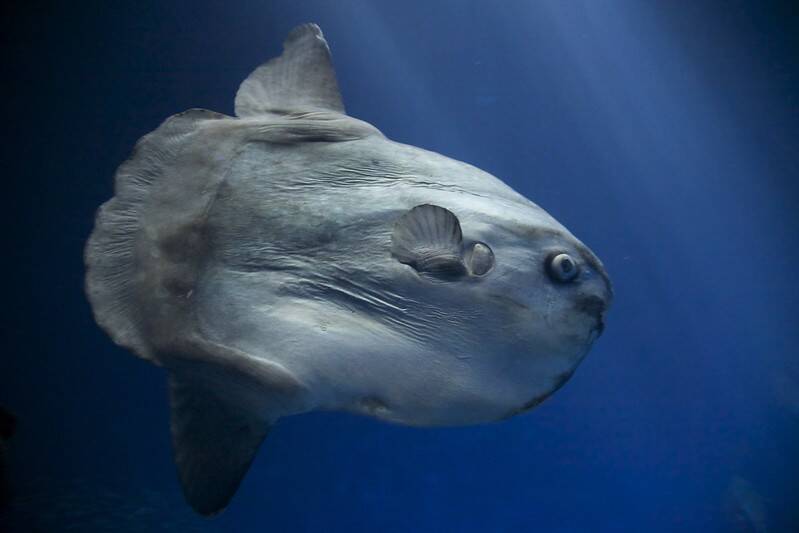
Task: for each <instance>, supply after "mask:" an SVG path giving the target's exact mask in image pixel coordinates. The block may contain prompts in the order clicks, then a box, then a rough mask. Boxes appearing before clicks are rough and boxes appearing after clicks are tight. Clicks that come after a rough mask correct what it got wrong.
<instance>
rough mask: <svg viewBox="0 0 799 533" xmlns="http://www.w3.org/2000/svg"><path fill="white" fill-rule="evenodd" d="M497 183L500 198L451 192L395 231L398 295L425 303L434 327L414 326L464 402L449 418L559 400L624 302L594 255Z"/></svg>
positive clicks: (506, 412)
mask: <svg viewBox="0 0 799 533" xmlns="http://www.w3.org/2000/svg"><path fill="white" fill-rule="evenodd" d="M486 179H487V178H486ZM490 179H491V180H492V181H491V182H490V186H491V187H493V188H494V189H495V190H496V192H497V193H498V194H494V195H485V194H481V195H474V194H471V195H462V194H453V195H451V197H450V198H446V197H445V196H444V195H439V197H438V198H437V202H438V203H437V204H436V205H431V204H423V205H420V206H417V207H414V208H413V209H411V210H410V211H408V212H407V213H406V214H404V215H403V216H402V217H401V218H400V221H399V222H398V223H397V224H396V226H395V229H394V233H393V238H394V244H393V255H394V257H395V259H397V260H398V261H399V262H400V263H401V265H402V266H403V267H405V268H404V271H400V272H397V279H396V284H397V285H399V286H400V288H397V289H395V290H396V291H397V292H400V293H402V294H406V295H408V300H409V301H412V302H415V303H417V305H418V310H417V312H418V313H419V314H421V315H423V316H424V317H425V318H422V319H419V320H418V321H416V323H414V326H413V327H414V328H416V330H417V331H418V330H420V329H426V330H427V331H428V332H429V333H428V335H427V336H426V337H425V339H424V342H426V343H427V344H428V345H429V346H434V347H435V349H434V351H435V353H429V354H428V356H429V357H430V358H431V359H433V360H434V361H435V364H436V365H437V366H439V367H440V366H446V371H445V372H441V373H445V374H446V376H447V378H446V379H442V381H447V380H448V381H449V382H450V383H455V384H456V385H455V387H454V388H455V389H458V391H459V392H461V393H463V395H462V397H461V398H459V399H458V400H456V401H454V402H453V404H459V405H458V406H457V407H452V409H451V410H450V412H449V413H448V416H452V420H453V421H458V422H460V421H461V420H462V421H464V422H479V421H486V420H494V419H501V418H506V417H508V416H511V415H514V414H517V413H521V412H524V411H527V410H529V409H531V408H532V407H535V406H536V405H538V404H539V403H541V402H542V401H543V400H544V399H546V398H547V397H548V396H550V395H551V394H552V393H553V392H555V391H556V390H557V389H558V388H560V387H561V386H562V385H563V384H564V383H565V382H566V381H567V380H568V379H569V378H570V377H571V376H572V374H573V373H574V371H575V369H576V367H577V366H578V365H579V363H580V362H581V361H582V360H583V358H584V357H585V355H586V354H587V353H588V351H589V350H590V348H591V346H592V345H593V343H594V341H595V340H596V339H597V338H598V337H599V336H600V335H601V334H602V332H603V330H604V327H605V315H606V313H607V310H608V308H609V307H610V304H611V301H612V298H613V291H612V286H611V282H610V279H609V277H608V274H607V272H606V271H605V269H604V267H603V265H602V263H601V261H600V260H599V259H598V258H597V257H596V255H594V253H593V252H591V250H590V249H589V248H588V247H586V246H585V245H584V244H583V243H581V242H580V241H579V240H578V239H577V238H575V237H574V236H573V235H572V234H571V233H570V232H569V231H568V230H567V229H566V228H565V227H563V226H562V225H561V224H560V223H558V222H557V221H556V220H555V219H554V218H553V217H551V216H550V215H549V214H547V213H546V212H545V211H544V210H543V209H541V208H540V207H538V206H537V205H535V204H533V203H532V202H530V201H528V200H526V199H524V198H522V197H521V196H518V195H515V193H513V194H505V193H506V192H507V191H505V190H504V189H503V188H501V187H499V186H498V184H499V183H501V182H499V181H498V180H496V181H493V180H494V178H490ZM443 206H447V207H443ZM451 226H457V228H454V229H453V228H452V227H451ZM434 227H438V229H435V228H434ZM453 235H454V237H453ZM419 323H422V324H424V327H419V325H418V324H419ZM431 352H433V350H431ZM443 388H446V387H443ZM461 400H462V401H463V403H462V404H461V403H460V402H461Z"/></svg>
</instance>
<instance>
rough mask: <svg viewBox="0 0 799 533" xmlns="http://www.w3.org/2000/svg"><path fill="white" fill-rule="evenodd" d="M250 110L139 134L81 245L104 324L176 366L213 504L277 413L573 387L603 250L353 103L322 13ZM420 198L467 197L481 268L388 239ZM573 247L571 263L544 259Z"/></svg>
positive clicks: (183, 417) (193, 494)
mask: <svg viewBox="0 0 799 533" xmlns="http://www.w3.org/2000/svg"><path fill="white" fill-rule="evenodd" d="M236 112H237V115H238V117H236V118H234V117H227V116H224V115H221V114H218V113H214V112H210V111H203V110H193V111H188V112H186V113H183V114H180V115H176V116H175V117H173V118H171V119H169V120H168V121H166V122H165V123H164V124H163V125H162V126H161V127H160V128H158V129H157V130H156V131H154V132H153V133H151V134H149V135H148V136H146V137H145V138H143V139H142V140H141V141H140V142H139V144H138V145H137V148H136V150H135V151H134V154H133V156H132V157H131V159H130V160H129V161H128V162H126V163H125V164H123V165H122V166H121V167H120V169H119V171H118V173H117V178H116V182H117V188H116V195H115V197H114V198H113V199H112V200H110V201H109V202H108V203H106V204H105V205H104V206H103V207H102V208H101V210H100V212H99V213H98V218H97V223H96V227H95V231H94V232H93V234H92V236H91V238H90V241H89V244H88V246H87V250H86V262H87V268H88V272H87V293H88V295H89V298H90V300H91V302H92V306H93V309H94V311H95V316H96V318H97V320H98V322H99V323H100V325H102V326H103V327H104V329H106V331H108V333H109V334H110V335H111V336H112V338H113V339H114V340H115V341H116V342H117V343H118V344H120V345H122V346H125V347H128V348H130V349H131V350H133V351H134V352H135V353H136V354H138V355H139V356H141V357H143V358H146V359H149V360H151V361H153V362H154V363H156V364H159V365H162V366H164V367H166V368H167V369H168V371H169V374H170V380H171V394H172V404H173V406H172V407H173V417H172V433H173V439H174V441H175V453H176V461H177V463H178V468H179V473H180V475H181V481H182V482H183V486H184V489H185V491H186V495H187V498H188V500H189V502H190V503H191V504H192V505H193V506H194V507H195V508H196V509H197V510H198V511H200V512H201V513H204V514H213V513H215V512H218V511H219V510H221V509H222V508H223V507H224V506H225V505H226V504H227V502H228V500H229V499H230V497H231V496H232V494H233V492H234V491H235V489H236V486H237V485H238V482H239V481H240V479H241V477H242V476H243V475H244V472H246V469H247V466H248V465H249V462H250V461H251V460H252V456H253V455H254V453H255V451H256V450H257V448H258V445H259V444H260V442H261V439H263V437H264V436H265V435H266V432H267V428H268V427H269V425H271V424H272V423H273V422H274V421H275V420H277V418H279V417H281V416H285V415H289V414H295V413H300V412H305V411H309V410H314V409H332V410H344V411H352V412H357V413H364V414H368V415H372V416H375V417H377V418H380V419H383V420H389V421H392V422H399V423H403V424H411V425H453V424H470V423H479V422H486V421H493V420H499V419H503V418H506V417H508V416H511V415H513V414H516V413H519V412H522V411H524V410H527V409H529V408H531V407H533V406H535V405H537V404H538V403H540V402H541V401H542V400H543V399H545V398H546V397H547V396H548V395H550V394H552V392H554V391H555V390H557V389H558V388H559V387H560V386H562V385H563V383H565V381H566V380H567V379H568V378H569V377H570V376H571V375H572V373H573V372H574V369H575V368H576V367H577V365H578V364H579V363H580V361H581V360H582V359H583V357H584V356H585V355H586V353H587V352H588V350H589V348H590V347H591V344H592V343H593V341H594V340H595V339H596V338H597V337H598V335H599V334H600V333H601V331H602V327H603V315H604V313H605V311H606V309H607V307H608V305H609V304H610V300H611V287H610V282H609V280H608V277H607V275H606V273H605V271H604V269H603V268H602V265H601V263H600V262H599V260H598V259H597V258H596V257H595V256H594V254H593V253H592V252H591V251H590V250H589V249H588V248H586V247H585V246H584V245H583V244H582V243H580V241H578V240H577V239H576V238H575V237H574V236H573V235H572V234H571V233H569V232H568V231H567V230H566V229H565V228H564V227H563V226H562V225H561V224H559V223H558V222H557V221H556V220H554V219H553V218H552V217H551V216H549V215H548V214H547V213H546V212H545V211H544V210H542V209H541V208H540V207H538V206H537V205H535V204H534V203H532V202H531V201H529V200H528V199H526V198H524V197H523V196H521V195H519V194H518V193H516V192H515V191H513V190H512V189H511V188H509V187H508V186H507V185H505V184H504V183H502V182H501V181H500V180H498V179H497V178H495V177H493V176H491V175H490V174H488V173H486V172H483V171H481V170H479V169H477V168H475V167H473V166H471V165H467V164H465V163H461V162H459V161H455V160H452V159H449V158H447V157H444V156H442V155H439V154H436V153H433V152H428V151H425V150H421V149H419V148H415V147H412V146H408V145H403V144H400V143H396V142H393V141H390V140H388V139H386V138H385V137H384V136H383V135H382V134H381V133H380V132H379V131H378V130H377V129H376V128H374V127H373V126H371V125H369V124H367V123H365V122H362V121H359V120H357V119H354V118H352V117H349V116H347V115H346V114H344V108H343V105H342V104H341V101H340V99H339V96H338V89H337V86H336V84H335V76H334V74H333V70H332V66H331V64H330V56H329V50H328V48H327V45H326V43H325V41H324V39H323V38H322V35H321V32H320V31H319V29H318V27H316V26H314V25H305V26H301V27H299V28H298V29H296V30H294V31H293V32H292V34H291V35H290V36H289V38H288V40H287V41H286V45H285V51H284V54H283V56H281V57H280V58H278V59H275V60H273V61H271V62H269V63H267V64H266V65H264V66H262V67H260V68H259V69H258V70H256V71H255V72H254V73H253V74H252V75H251V76H250V77H249V78H248V79H247V80H246V81H245V82H244V83H243V84H242V87H241V89H240V90H239V94H238V95H237V97H236ZM525 178H526V179H527V178H530V179H532V177H527V176H526V177H525ZM426 204H429V205H431V206H439V208H444V210H446V211H448V212H449V213H451V214H452V215H454V217H457V220H458V221H459V222H460V228H461V230H462V235H463V246H464V249H466V248H467V247H468V246H470V243H474V242H478V241H479V242H482V243H485V245H487V246H488V247H490V249H491V250H492V251H493V254H494V263H493V265H492V268H490V270H489V271H488V272H487V273H485V274H484V275H480V276H478V275H473V274H469V273H467V274H465V275H460V276H458V277H457V278H441V277H437V276H436V275H431V274H430V273H429V272H425V271H424V270H423V269H421V270H420V269H417V268H416V267H414V266H413V265H411V264H408V261H400V260H399V259H398V257H397V256H396V254H393V253H392V235H393V234H394V232H395V230H396V226H397V224H398V220H400V219H401V217H403V215H405V214H406V213H409V212H410V210H412V209H413V208H414V207H416V206H420V205H426ZM431 209H432V208H431ZM436 209H438V208H436ZM444 210H441V212H445V211H444ZM458 246H459V247H460V244H458ZM434 252H435V250H434V249H433V250H432V252H431V253H434ZM560 253H566V254H568V255H569V256H570V257H571V258H572V259H573V261H574V263H575V265H576V267H577V268H578V275H577V277H576V278H575V279H574V280H571V281H569V282H561V281H558V280H557V279H555V278H554V277H553V275H552V274H551V272H549V271H548V266H547V265H548V261H549V260H550V259H551V258H552V257H553V256H554V255H556V254H560ZM467 259H468V258H467Z"/></svg>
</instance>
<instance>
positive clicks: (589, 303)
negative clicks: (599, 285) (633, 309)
mask: <svg viewBox="0 0 799 533" xmlns="http://www.w3.org/2000/svg"><path fill="white" fill-rule="evenodd" d="M607 308H608V302H607V301H606V300H605V299H603V298H600V297H599V296H596V295H594V294H591V295H588V296H584V297H583V298H581V299H580V300H579V301H578V302H577V311H579V312H581V313H584V314H586V315H588V316H590V317H591V318H593V319H594V320H595V321H596V322H595V325H594V327H592V328H591V330H590V333H591V336H592V337H593V338H594V339H596V338H599V337H600V336H601V335H602V333H603V332H604V331H605V312H606V311H607Z"/></svg>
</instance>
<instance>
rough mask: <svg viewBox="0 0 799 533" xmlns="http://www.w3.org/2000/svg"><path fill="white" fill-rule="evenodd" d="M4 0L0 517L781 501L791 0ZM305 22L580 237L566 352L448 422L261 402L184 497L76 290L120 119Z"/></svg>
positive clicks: (791, 448) (360, 85) (562, 521)
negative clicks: (214, 500)
mask: <svg viewBox="0 0 799 533" xmlns="http://www.w3.org/2000/svg"><path fill="white" fill-rule="evenodd" d="M86 4H87V5H84V3H69V4H68V5H63V6H61V7H54V6H51V5H49V4H46V3H34V4H33V5H29V6H28V7H25V8H10V7H3V8H2V9H3V11H4V16H3V21H4V27H5V30H4V33H3V37H2V42H3V49H4V52H5V53H4V59H3V65H4V81H3V89H2V90H3V93H4V98H3V103H4V106H3V108H4V112H3V118H4V121H3V124H4V129H6V130H7V131H6V132H5V134H4V135H3V139H4V140H3V142H2V143H0V144H2V153H3V162H4V169H3V170H4V172H3V184H4V185H5V187H6V188H5V190H4V195H3V200H4V201H3V209H2V216H3V219H4V220H3V222H4V225H3V227H4V232H3V236H4V238H5V239H6V244H5V246H4V250H5V251H4V254H3V257H4V261H3V263H4V271H6V272H8V274H7V275H6V278H5V281H6V283H5V287H4V294H5V298H4V305H3V306H2V313H3V336H2V337H3V343H4V344H3V348H2V355H0V405H4V406H6V407H7V408H8V409H9V410H11V411H13V412H14V413H15V414H16V416H17V417H18V427H17V432H16V435H15V436H14V437H13V438H12V440H11V441H10V443H9V444H10V450H9V460H10V474H9V477H10V479H9V483H10V486H11V489H12V491H13V498H12V500H11V502H10V504H9V505H8V506H7V507H6V509H5V511H3V512H2V513H0V529H2V528H6V529H8V530H9V531H14V532H17V531H20V532H21V531H26V532H27V531H42V532H58V531H80V532H84V531H86V532H95V531H181V532H183V531H217V532H218V531H235V532H250V531H253V532H254V531H258V532H261V531H269V532H292V531H325V532H327V531H368V532H374V531H381V532H383V531H386V532H389V531H391V532H393V531H403V532H405V531H408V532H410V531H414V532H420V531H436V532H442V531H458V532H467V531H470V532H471V531H474V532H494V531H497V532H500V531H501V532H516V531H537V532H572V531H573V532H581V531H597V532H599V531H613V532H615V531H636V532H638V531H649V532H660V531H664V532H670V531H701V532H707V531H799V497H798V496H797V489H799V481H797V479H799V360H797V357H799V355H798V354H797V350H796V346H797V344H798V343H799V328H798V327H797V326H798V325H799V321H798V320H797V318H798V317H799V314H798V313H797V311H796V308H797V304H799V281H797V275H796V268H797V267H796V265H797V261H799V246H798V245H799V231H797V230H799V215H797V213H798V212H799V211H797V206H799V59H798V58H799V18H798V17H797V10H796V8H793V7H791V6H790V3H776V2H743V1H730V2H639V1H623V0H620V1H615V2H598V1H597V2H594V1H589V0H585V1H577V0H575V1H569V2H565V1H563V2H562V1H555V0H552V1H543V0H537V1H524V2H523V1H520V0H515V1H507V2H488V1H486V2H474V1H465V0H464V1H437V2H427V1H421V0H420V1H414V2H408V1H404V2H393V1H392V2H388V1H384V2H377V1H376V2H366V1H361V2H356V1H340V0H336V1H335V2H334V1H321V0H319V1H305V2H288V1H284V2H246V3H245V2H232V3H223V2H210V1H199V2H177V3H174V2H173V3H168V5H166V4H162V3H160V2H136V3H129V5H127V6H120V5H112V4H116V3H108V4H107V5H106V3H103V4H100V3H97V5H96V6H90V5H88V4H92V3H86ZM308 21H314V22H317V23H319V24H320V26H321V27H322V29H323V30H324V32H325V35H326V37H327V39H328V41H329V43H330V46H331V48H332V51H333V56H334V63H335V65H336V68H337V71H338V77H339V83H340V86H341V90H342V93H343V96H344V100H345V103H346V106H347V110H348V112H349V113H350V114H351V115H353V116H355V117H358V118H361V119H363V120H366V121H368V122H371V123H373V124H375V125H376V126H377V127H379V128H380V129H381V130H382V131H383V132H384V133H385V134H386V135H387V136H388V137H390V138H392V139H394V140H397V141H401V142H406V143H409V144H413V145H417V146H421V147H424V148H427V149H431V150H435V151H438V152H441V153H443V154H445V155H448V156H451V157H454V158H456V159H461V160H464V161H466V162H469V163H472V164H474V165H476V166H478V167H481V168H483V169H485V170H487V171H489V172H491V173H493V174H495V175H497V176H499V177H501V178H502V179H503V180H505V181H506V182H507V183H508V184H510V185H511V186H512V187H514V188H515V189H516V190H518V191H520V192H521V193H523V194H525V195H526V196H528V197H530V198H531V199H533V200H534V201H535V202H537V203H538V204H540V205H541V206H543V207H544V208H545V209H547V210H548V211H549V212H550V213H551V214H552V215H554V216H555V217H556V218H557V219H559V220H560V221H561V222H563V223H564V224H565V225H566V226H567V227H569V228H570V229H571V230H572V231H573V232H574V233H575V234H576V235H577V236H578V237H580V238H581V239H582V240H583V241H584V242H586V243H587V244H588V245H589V246H590V247H591V248H592V249H593V250H594V251H595V252H596V253H597V254H598V255H599V256H600V257H601V258H602V259H603V261H604V263H605V266H606V267H607V270H608V271H609V273H610V275H611V277H612V279H613V281H614V284H615V292H616V299H615V303H614V307H613V309H612V310H611V312H610V314H609V320H608V325H607V329H606V332H605V334H604V336H603V337H602V338H601V339H600V340H599V341H598V343H597V345H596V346H595V348H594V350H593V351H592V352H591V354H590V355H589V357H588V358H587V359H586V360H585V362H584V363H583V364H582V365H581V366H580V368H579V369H578V371H577V373H576V374H575V376H574V377H573V378H572V380H571V381H570V382H569V383H568V384H567V385H566V386H565V387H564V388H563V389H562V390H561V391H560V392H558V393H557V394H556V395H554V396H553V397H552V398H551V399H549V400H547V401H546V402H545V403H544V404H543V405H542V406H540V407H539V408H538V409H536V410H534V411H532V412H531V413H529V414H527V415H524V416H520V417H517V418H514V419H512V420H509V421H506V422H502V423H497V424H490V425H482V426H476V427H466V428H455V429H411V428H405V427H398V426H392V425H387V424H383V423H379V422H375V421H373V420H370V419H365V418H358V417H355V416H349V415H343V414H333V413H325V414H311V415H304V416H299V417H292V418H288V419H284V420H282V421H280V423H279V424H278V425H277V427H276V428H275V429H274V431H273V432H272V433H271V434H270V436H269V437H268V439H267V441H266V442H265V444H264V446H263V448H262V449H261V453H260V455H259V456H258V458H257V460H256V461H255V463H254V465H253V468H252V470H251V471H250V473H249V475H248V476H247V478H246V479H245V481H244V483H243V485H242V487H241V489H240V490H239V493H238V494H237V496H236V497H235V499H234V500H233V503H232V505H231V506H230V507H229V508H228V510H227V511H226V512H225V513H224V514H223V515H221V516H220V517H218V518H215V519H212V520H206V519H202V518H199V517H196V516H195V515H194V514H193V513H192V511H190V509H189V507H188V506H187V505H185V504H184V503H183V500H182V496H181V494H180V489H179V486H178V483H177V479H176V476H175V470H174V466H173V464H172V459H171V449H170V442H169V435H168V411H167V404H166V384H165V379H164V375H163V373H162V371H161V370H159V369H158V368H156V367H153V366H150V365H148V364H147V363H145V362H143V361H140V360H137V359H135V358H134V357H132V356H130V355H129V354H127V353H125V352H124V350H122V349H120V348H118V347H115V346H114V345H113V344H112V343H111V341H110V340H109V339H108V338H107V337H106V335H105V334H104V333H103V332H102V331H101V330H100V329H99V328H98V327H97V326H96V325H95V324H94V322H93V320H92V318H91V314H90V309H89V306H88V304H87V302H86V300H85V298H84V296H83V293H82V283H83V281H82V278H83V265H82V259H81V254H82V248H83V244H84V242H85V239H86V237H87V236H88V234H89V232H90V231H91V227H92V223H93V214H94V210H95V209H96V208H97V206H99V204H100V203H102V202H104V201H105V200H107V199H108V198H109V197H110V196H111V195H112V182H111V176H112V175H113V173H114V170H115V168H116V167H117V165H118V164H119V163H120V162H121V161H123V160H124V159H125V158H126V157H127V155H128V153H129V152H130V150H131V147H132V146H133V144H134V143H135V141H136V139H138V138H139V137H140V136H142V135H143V134H145V133H147V132H148V131H150V130H152V129H154V128H155V127H156V126H157V125H158V124H159V123H160V122H161V121H162V120H163V119H164V118H165V117H167V116H169V115H171V114H174V113H176V112H178V111H182V110H184V109H187V108H191V107H205V108H209V109H214V110H217V111H221V112H225V113H228V114H232V106H233V95H234V94H235V91H236V89H237V87H238V84H239V82H240V81H241V80H242V79H243V78H244V77H245V76H246V75H247V74H248V73H249V72H250V70H251V69H252V68H253V67H254V66H256V65H258V64H259V63H261V62H262V61H263V60H265V59H267V58H269V57H272V56H275V55H277V54H278V53H279V52H280V47H281V42H282V40H283V38H284V37H285V35H286V34H287V32H288V31H289V30H290V29H291V28H292V27H293V26H295V25H296V24H298V23H302V22H308Z"/></svg>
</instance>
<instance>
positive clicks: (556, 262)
mask: <svg viewBox="0 0 799 533" xmlns="http://www.w3.org/2000/svg"><path fill="white" fill-rule="evenodd" d="M577 270H578V269H577V263H576V262H575V261H574V259H572V257H571V256H570V255H569V254H566V253H561V254H557V255H555V256H554V257H552V259H550V260H549V264H548V265H547V272H549V276H550V277H551V278H552V279H553V280H555V281H558V282H560V283H568V282H570V281H572V280H573V279H574V278H576V277H577Z"/></svg>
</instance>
